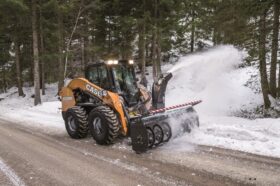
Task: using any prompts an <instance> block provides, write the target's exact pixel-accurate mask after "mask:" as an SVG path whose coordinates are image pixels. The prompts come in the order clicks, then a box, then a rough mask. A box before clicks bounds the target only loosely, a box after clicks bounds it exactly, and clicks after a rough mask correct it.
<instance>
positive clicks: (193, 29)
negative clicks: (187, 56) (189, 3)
mask: <svg viewBox="0 0 280 186" xmlns="http://www.w3.org/2000/svg"><path fill="white" fill-rule="evenodd" d="M194 16H195V15H194V11H193V10H192V20H191V43H190V45H191V52H193V51H194V32H195V25H194Z"/></svg>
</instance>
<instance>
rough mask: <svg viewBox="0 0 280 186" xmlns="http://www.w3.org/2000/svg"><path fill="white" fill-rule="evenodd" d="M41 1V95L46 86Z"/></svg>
mask: <svg viewBox="0 0 280 186" xmlns="http://www.w3.org/2000/svg"><path fill="white" fill-rule="evenodd" d="M41 6H42V5H41V0H40V9H39V11H40V46H41V54H40V62H41V88H42V95H45V94H46V93H45V92H46V91H45V90H46V86H45V62H44V54H45V47H44V32H43V23H42V10H41Z"/></svg>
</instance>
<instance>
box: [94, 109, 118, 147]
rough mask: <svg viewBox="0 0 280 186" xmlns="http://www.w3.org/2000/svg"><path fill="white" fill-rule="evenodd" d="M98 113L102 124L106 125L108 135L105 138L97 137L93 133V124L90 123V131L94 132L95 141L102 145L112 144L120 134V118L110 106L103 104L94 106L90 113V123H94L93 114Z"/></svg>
mask: <svg viewBox="0 0 280 186" xmlns="http://www.w3.org/2000/svg"><path fill="white" fill-rule="evenodd" d="M96 113H97V114H98V115H100V116H101V120H102V124H104V125H105V127H106V130H107V132H106V135H105V137H104V138H103V139H101V140H100V139H96V138H95V136H94V134H93V130H94V129H93V126H92V125H90V131H91V134H92V137H93V138H94V139H95V141H96V142H97V143H98V144H100V145H108V144H112V143H113V142H114V140H115V138H116V137H117V136H118V135H119V130H120V124H119V119H118V117H117V115H116V113H115V112H114V111H113V110H112V109H111V108H110V107H108V106H105V105H101V106H98V107H96V108H94V109H93V110H92V111H91V112H90V114H89V123H92V121H93V119H94V118H93V115H94V114H96Z"/></svg>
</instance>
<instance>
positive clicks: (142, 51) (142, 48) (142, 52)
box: [138, 18, 148, 87]
mask: <svg viewBox="0 0 280 186" xmlns="http://www.w3.org/2000/svg"><path fill="white" fill-rule="evenodd" d="M145 27H146V24H145V18H143V19H142V20H140V24H139V25H138V29H139V47H138V48H139V60H140V64H141V81H140V83H141V84H142V85H144V86H145V87H147V83H148V81H147V79H146V37H145V34H146V28H145Z"/></svg>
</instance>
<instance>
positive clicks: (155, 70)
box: [152, 0, 159, 81]
mask: <svg viewBox="0 0 280 186" xmlns="http://www.w3.org/2000/svg"><path fill="white" fill-rule="evenodd" d="M153 18H154V24H153V36H152V62H153V79H154V81H157V80H158V75H159V74H158V67H157V63H158V62H157V59H158V57H156V55H157V54H158V48H157V47H158V46H157V44H158V35H157V34H158V32H157V27H158V25H157V22H158V20H157V19H158V1H157V0H154V16H153Z"/></svg>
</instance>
